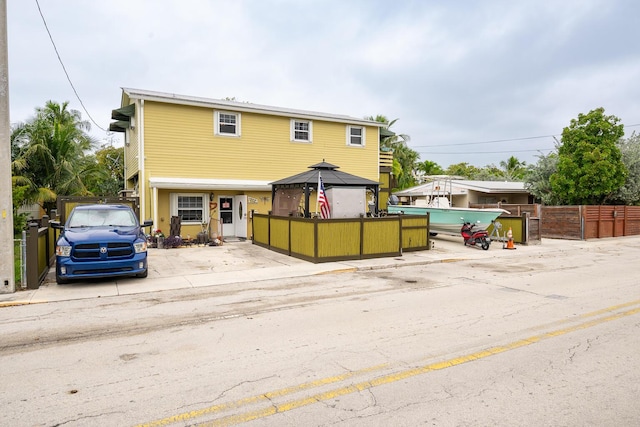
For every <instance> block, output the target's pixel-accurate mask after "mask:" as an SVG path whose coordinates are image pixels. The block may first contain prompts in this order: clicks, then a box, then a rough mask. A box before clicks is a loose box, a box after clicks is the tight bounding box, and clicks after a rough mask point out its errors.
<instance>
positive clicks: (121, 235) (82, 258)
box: [53, 205, 153, 284]
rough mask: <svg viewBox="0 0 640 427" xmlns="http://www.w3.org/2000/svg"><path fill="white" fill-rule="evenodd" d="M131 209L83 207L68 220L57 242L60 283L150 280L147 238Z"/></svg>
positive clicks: (121, 206) (60, 226) (147, 224)
mask: <svg viewBox="0 0 640 427" xmlns="http://www.w3.org/2000/svg"><path fill="white" fill-rule="evenodd" d="M152 225H153V222H152V221H145V222H144V223H143V224H140V223H139V221H138V218H137V216H136V214H135V213H134V211H133V209H131V207H129V206H127V205H79V206H76V207H75V208H74V209H73V210H72V211H71V214H70V215H69V217H68V218H67V220H66V223H65V225H64V226H62V225H53V227H54V228H57V229H60V230H62V232H61V233H60V236H59V237H58V241H57V242H56V282H57V283H58V284H64V283H68V282H69V280H71V279H89V278H100V277H117V276H136V277H147V273H148V268H147V238H146V235H145V234H144V231H143V228H144V227H151V226H152Z"/></svg>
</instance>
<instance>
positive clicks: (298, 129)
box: [291, 119, 312, 142]
mask: <svg viewBox="0 0 640 427" xmlns="http://www.w3.org/2000/svg"><path fill="white" fill-rule="evenodd" d="M311 130H312V124H311V122H310V121H309V120H295V119H291V140H292V141H299V142H311Z"/></svg>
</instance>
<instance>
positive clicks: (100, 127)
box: [35, 0, 107, 132]
mask: <svg viewBox="0 0 640 427" xmlns="http://www.w3.org/2000/svg"><path fill="white" fill-rule="evenodd" d="M35 1H36V5H37V6H38V12H39V13H40V17H41V18H42V22H43V23H44V28H45V29H46V30H47V34H49V40H51V44H52V45H53V50H55V52H56V56H57V57H58V61H60V65H62V70H63V71H64V75H65V76H67V80H68V81H69V84H70V85H71V89H73V93H75V95H76V98H78V101H79V102H80V105H81V106H82V109H83V110H84V112H85V113H87V117H89V120H91V122H92V123H93V124H94V125H96V126H97V127H98V129H100V130H101V131H103V132H107V130H106V129H104V128H102V126H100V125H99V124H98V123H96V121H95V120H93V117H91V114H89V111H88V110H87V108H86V107H85V106H84V102H82V99H80V95H78V91H77V90H76V88H75V86H74V85H73V82H72V81H71V77H69V73H68V72H67V68H66V67H65V66H64V63H63V62H62V58H60V53H59V52H58V48H57V47H56V43H55V42H54V41H53V36H52V35H51V31H49V26H48V25H47V21H46V20H45V19H44V15H43V14H42V10H41V9H40V3H38V0H35Z"/></svg>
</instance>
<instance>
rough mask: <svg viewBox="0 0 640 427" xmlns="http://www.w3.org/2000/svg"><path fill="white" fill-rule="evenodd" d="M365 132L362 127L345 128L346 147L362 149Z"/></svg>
mask: <svg viewBox="0 0 640 427" xmlns="http://www.w3.org/2000/svg"><path fill="white" fill-rule="evenodd" d="M364 138H365V132H364V127H362V126H347V145H353V146H357V147H364Z"/></svg>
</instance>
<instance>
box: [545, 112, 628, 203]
mask: <svg viewBox="0 0 640 427" xmlns="http://www.w3.org/2000/svg"><path fill="white" fill-rule="evenodd" d="M619 121H620V119H618V118H617V117H615V116H606V115H605V114H604V108H597V109H595V110H592V111H590V112H589V113H588V114H579V115H578V118H577V119H572V120H571V124H570V125H569V126H568V127H566V128H564V130H563V131H562V141H561V144H560V146H559V147H558V170H557V171H556V172H555V173H554V174H553V175H551V177H550V181H551V188H552V189H553V192H554V193H555V194H556V196H557V197H558V198H559V199H560V200H562V201H563V202H564V204H569V205H573V204H580V205H581V204H602V203H604V202H606V201H607V200H608V199H609V198H611V197H612V196H614V195H615V193H616V192H617V191H618V190H619V189H620V187H622V185H624V183H625V179H626V176H627V170H626V168H625V166H624V163H623V162H622V154H621V153H620V149H619V148H618V147H617V145H616V143H617V142H618V140H619V139H620V138H621V137H622V136H623V135H624V127H623V125H621V124H618V122H619Z"/></svg>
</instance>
